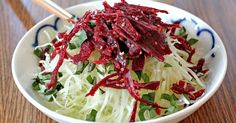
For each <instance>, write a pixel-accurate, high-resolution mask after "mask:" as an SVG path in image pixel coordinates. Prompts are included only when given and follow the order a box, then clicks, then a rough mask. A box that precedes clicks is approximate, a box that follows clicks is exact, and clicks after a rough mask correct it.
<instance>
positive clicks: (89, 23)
mask: <svg viewBox="0 0 236 123" xmlns="http://www.w3.org/2000/svg"><path fill="white" fill-rule="evenodd" d="M88 25H89V26H90V27H91V28H93V27H95V26H96V24H95V23H94V22H88Z"/></svg>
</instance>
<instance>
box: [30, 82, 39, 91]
mask: <svg viewBox="0 0 236 123" xmlns="http://www.w3.org/2000/svg"><path fill="white" fill-rule="evenodd" d="M32 86H33V89H34V90H36V91H38V90H40V87H39V83H38V82H36V81H35V82H33V83H32Z"/></svg>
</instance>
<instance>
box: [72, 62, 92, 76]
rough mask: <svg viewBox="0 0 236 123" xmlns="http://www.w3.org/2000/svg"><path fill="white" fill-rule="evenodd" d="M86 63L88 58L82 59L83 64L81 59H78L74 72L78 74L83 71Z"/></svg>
mask: <svg viewBox="0 0 236 123" xmlns="http://www.w3.org/2000/svg"><path fill="white" fill-rule="evenodd" d="M88 64H89V61H88V60H86V61H84V63H83V64H82V62H81V61H79V62H78V64H77V70H76V72H75V74H78V75H79V74H81V73H83V71H84V69H85V68H86V67H87V66H88Z"/></svg>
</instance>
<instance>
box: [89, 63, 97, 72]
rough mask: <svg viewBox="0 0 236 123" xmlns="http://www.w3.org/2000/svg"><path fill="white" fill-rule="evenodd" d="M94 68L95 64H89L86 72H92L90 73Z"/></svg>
mask: <svg viewBox="0 0 236 123" xmlns="http://www.w3.org/2000/svg"><path fill="white" fill-rule="evenodd" d="M95 67H96V64H94V63H90V64H89V65H88V72H92V71H93V70H94V69H95Z"/></svg>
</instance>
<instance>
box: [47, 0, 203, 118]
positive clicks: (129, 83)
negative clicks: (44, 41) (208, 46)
mask: <svg viewBox="0 0 236 123" xmlns="http://www.w3.org/2000/svg"><path fill="white" fill-rule="evenodd" d="M103 5H104V10H96V12H93V11H88V12H86V13H85V15H84V16H83V17H82V18H81V19H80V20H78V21H76V22H75V21H72V20H69V22H72V23H73V24H74V28H73V30H72V31H71V32H69V33H67V32H63V33H59V35H58V37H59V38H60V39H62V41H56V40H54V41H52V42H53V45H54V47H55V50H54V51H53V52H52V53H51V54H50V58H51V60H52V59H54V58H55V56H56V55H59V61H58V63H57V65H56V68H55V69H54V70H53V72H52V73H51V75H52V79H51V82H50V83H49V84H48V85H47V87H48V89H50V88H52V87H54V86H55V85H56V83H57V74H58V71H59V68H60V66H61V65H62V64H63V61H64V59H71V60H72V62H73V63H74V64H78V62H80V61H81V62H82V63H83V62H84V61H85V60H87V59H88V58H89V57H90V55H91V54H92V52H93V51H94V50H98V51H99V52H100V58H99V59H98V60H96V61H93V62H94V63H95V64H106V63H113V65H114V66H115V70H116V73H113V74H110V75H108V76H106V77H105V78H103V79H102V80H100V81H99V82H97V83H96V84H95V85H94V86H93V87H92V89H91V90H90V91H89V93H87V94H86V96H93V95H94V94H95V93H96V91H97V90H98V89H99V88H100V87H101V86H103V87H107V88H115V89H127V90H128V91H129V93H130V95H131V96H132V97H133V98H134V99H135V100H136V101H135V103H134V108H133V111H132V115H131V119H130V121H131V122H133V121H135V115H136V110H137V104H138V102H141V103H143V104H146V105H149V106H152V107H153V108H155V109H156V112H157V114H160V109H162V108H163V107H161V106H159V105H158V104H156V103H153V102H149V101H147V100H145V99H142V98H141V97H140V95H139V93H138V90H140V89H147V90H157V89H158V87H159V84H160V82H159V81H152V82H147V83H139V82H138V81H135V80H133V79H132V78H131V75H130V70H129V69H128V67H127V64H126V62H127V61H126V59H127V58H128V59H131V60H132V70H134V71H136V70H139V71H141V70H143V67H144V63H145V58H146V57H150V56H153V57H156V58H157V59H158V60H159V61H161V62H163V61H164V56H165V55H167V54H170V53H171V50H170V48H169V46H168V44H167V42H165V38H166V37H165V34H164V32H163V30H171V32H172V33H171V36H172V38H174V39H177V40H178V41H179V45H178V44H176V47H177V48H178V49H181V50H184V51H188V52H189V58H188V61H189V62H191V57H192V55H193V54H194V53H195V49H193V48H192V47H191V46H190V45H189V44H188V43H187V42H186V40H185V39H184V38H183V37H181V36H176V35H175V34H174V32H175V30H176V28H179V27H180V26H179V24H178V23H175V24H167V23H164V22H162V21H161V18H160V17H158V16H157V15H158V13H166V14H168V12H167V11H165V10H159V9H155V8H150V7H143V6H139V5H132V4H128V3H127V2H125V1H124V0H122V2H120V3H115V5H114V6H113V7H112V6H110V5H109V4H108V3H107V2H106V1H105V2H104V3H103ZM91 22H95V26H90V25H89V23H91ZM81 29H83V30H85V32H86V34H87V37H88V38H87V40H86V41H84V42H83V43H82V45H81V47H80V52H79V53H78V54H76V55H74V56H71V55H69V53H67V51H66V49H67V47H68V43H69V42H70V40H71V38H72V37H73V36H75V34H76V33H77V32H78V31H80V30H81ZM177 45H178V46H177ZM124 54H125V55H126V56H125V55H124ZM203 63H204V61H199V63H198V65H197V66H196V67H193V68H192V69H193V70H196V71H202V66H203ZM171 89H172V90H173V91H174V92H175V93H177V94H189V95H190V96H191V99H196V98H198V97H199V96H201V95H202V94H203V92H204V90H200V91H198V92H195V93H192V92H193V91H195V88H194V87H192V85H191V84H188V83H187V84H186V83H185V82H184V81H179V82H178V83H176V84H173V87H172V88H171Z"/></svg>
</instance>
